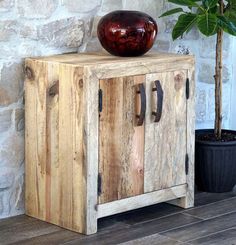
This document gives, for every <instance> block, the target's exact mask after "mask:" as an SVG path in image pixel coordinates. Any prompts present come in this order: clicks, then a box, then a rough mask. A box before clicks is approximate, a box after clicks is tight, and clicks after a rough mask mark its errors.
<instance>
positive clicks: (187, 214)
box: [181, 212, 205, 221]
mask: <svg viewBox="0 0 236 245" xmlns="http://www.w3.org/2000/svg"><path fill="white" fill-rule="evenodd" d="M181 214H183V215H186V216H191V217H193V218H197V219H200V220H202V221H203V220H205V219H204V218H202V217H198V216H196V215H192V214H189V213H184V212H183V213H181Z"/></svg>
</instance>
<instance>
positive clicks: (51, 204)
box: [25, 60, 86, 232]
mask: <svg viewBox="0 0 236 245" xmlns="http://www.w3.org/2000/svg"><path fill="white" fill-rule="evenodd" d="M26 65H27V66H28V67H30V68H31V69H32V71H33V74H34V77H33V80H31V79H26V82H25V91H26V137H25V138H26V213H27V214H28V215H30V216H33V217H37V218H39V219H42V220H46V221H48V222H51V223H53V224H57V225H59V226H62V227H65V228H68V229H71V230H75V231H78V232H85V206H86V193H85V190H86V186H85V182H84V171H85V170H84V168H85V166H84V143H83V142H84V141H83V132H84V123H83V122H84V118H83V117H81V116H80V115H82V114H83V82H82V73H81V69H78V68H74V67H71V66H66V65H60V66H59V65H58V64H52V63H44V62H39V61H35V62H34V61H32V60H29V61H27V62H26ZM58 81H59V82H58ZM55 87H58V89H55ZM52 88H53V91H52ZM78 193H79V194H78Z"/></svg>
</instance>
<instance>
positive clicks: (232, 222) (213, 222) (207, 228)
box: [161, 212, 236, 242]
mask: <svg viewBox="0 0 236 245" xmlns="http://www.w3.org/2000/svg"><path fill="white" fill-rule="evenodd" d="M234 226H236V212H235V213H230V214H226V215H223V216H220V217H217V218H213V219H209V220H204V221H201V222H198V223H196V224H191V225H188V226H185V227H181V228H177V229H174V230H170V231H167V232H163V233H161V234H162V235H164V236H167V237H170V238H172V239H174V240H178V241H183V242H185V241H191V240H196V239H199V238H201V237H204V236H208V235H211V234H213V233H217V232H220V231H222V230H225V229H229V228H232V227H234Z"/></svg>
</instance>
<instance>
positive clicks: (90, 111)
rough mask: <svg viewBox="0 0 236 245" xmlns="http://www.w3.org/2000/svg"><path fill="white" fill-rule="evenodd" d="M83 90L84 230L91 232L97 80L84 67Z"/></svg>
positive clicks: (93, 230)
mask: <svg viewBox="0 0 236 245" xmlns="http://www.w3.org/2000/svg"><path fill="white" fill-rule="evenodd" d="M83 78H84V91H85V103H86V105H85V111H84V120H85V128H84V132H83V135H84V142H85V152H86V154H85V156H84V162H85V165H86V171H85V180H84V181H86V189H85V191H86V232H85V234H93V233H96V232H97V222H96V220H97V204H98V200H97V199H98V198H97V195H98V192H97V191H98V185H97V184H98V149H99V143H98V129H99V128H98V120H99V115H98V90H99V81H98V78H97V76H96V73H93V72H91V70H90V68H87V67H85V68H84V76H83Z"/></svg>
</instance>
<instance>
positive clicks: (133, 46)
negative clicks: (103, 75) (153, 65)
mask: <svg viewBox="0 0 236 245" xmlns="http://www.w3.org/2000/svg"><path fill="white" fill-rule="evenodd" d="M157 32H158V27H157V24H156V22H155V20H154V19H153V18H152V17H150V16H149V15H147V14H145V13H142V12H138V11H126V10H120V11H114V12H111V13H109V14H107V15H105V16H104V17H102V19H101V20H100V21H99V23H98V29H97V34H98V38H99V41H100V43H101V45H102V46H103V48H104V49H106V50H107V51H108V52H109V53H110V54H112V55H116V56H127V57H128V56H140V55H143V54H145V53H146V52H147V51H148V50H150V49H151V48H152V46H153V43H154V41H155V39H156V35H157Z"/></svg>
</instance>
